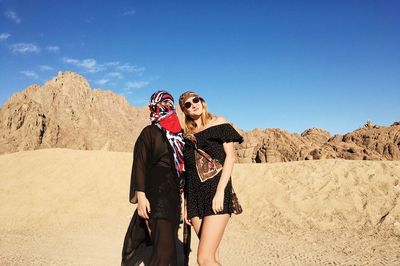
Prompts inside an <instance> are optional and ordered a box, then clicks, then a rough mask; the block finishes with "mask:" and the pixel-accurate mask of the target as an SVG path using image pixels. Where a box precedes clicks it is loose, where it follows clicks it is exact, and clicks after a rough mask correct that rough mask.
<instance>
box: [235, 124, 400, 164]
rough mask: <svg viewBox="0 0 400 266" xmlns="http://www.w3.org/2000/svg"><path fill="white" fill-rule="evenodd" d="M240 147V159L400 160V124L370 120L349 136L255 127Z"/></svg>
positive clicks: (270, 160)
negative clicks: (385, 124)
mask: <svg viewBox="0 0 400 266" xmlns="http://www.w3.org/2000/svg"><path fill="white" fill-rule="evenodd" d="M244 136H245V139H246V141H245V142H244V143H243V144H241V145H238V146H237V150H238V153H237V154H238V157H239V162H242V163H250V162H253V163H258V162H260V163H262V162H287V161H299V160H318V159H333V158H341V159H348V160H400V123H399V122H395V123H393V124H392V125H391V126H388V127H381V126H376V125H373V124H372V123H371V122H370V121H369V122H367V123H366V124H365V125H364V126H363V127H362V128H359V129H357V130H355V131H353V132H351V133H347V134H345V135H335V136H331V135H330V134H329V132H327V131H325V130H322V129H318V128H312V129H308V130H306V131H304V132H303V133H302V134H300V135H299V134H295V133H289V132H287V131H284V130H281V129H267V130H264V131H262V130H260V129H255V130H253V131H250V132H246V133H244Z"/></svg>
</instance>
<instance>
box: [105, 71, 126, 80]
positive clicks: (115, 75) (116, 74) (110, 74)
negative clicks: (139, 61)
mask: <svg viewBox="0 0 400 266" xmlns="http://www.w3.org/2000/svg"><path fill="white" fill-rule="evenodd" d="M107 76H109V77H113V78H116V79H122V74H121V73H119V72H110V73H108V74H107Z"/></svg>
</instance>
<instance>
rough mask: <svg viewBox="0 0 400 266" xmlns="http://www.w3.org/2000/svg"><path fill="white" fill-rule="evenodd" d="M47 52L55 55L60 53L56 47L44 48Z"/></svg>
mask: <svg viewBox="0 0 400 266" xmlns="http://www.w3.org/2000/svg"><path fill="white" fill-rule="evenodd" d="M46 49H47V51H49V52H53V53H57V52H59V51H60V47H58V46H47V47H46Z"/></svg>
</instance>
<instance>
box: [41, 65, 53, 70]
mask: <svg viewBox="0 0 400 266" xmlns="http://www.w3.org/2000/svg"><path fill="white" fill-rule="evenodd" d="M39 69H40V70H42V71H49V70H53V69H54V68H53V67H51V66H47V65H40V66H39Z"/></svg>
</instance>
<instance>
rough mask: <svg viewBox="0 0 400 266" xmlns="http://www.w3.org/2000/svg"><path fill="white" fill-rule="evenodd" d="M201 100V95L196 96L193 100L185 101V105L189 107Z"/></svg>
mask: <svg viewBox="0 0 400 266" xmlns="http://www.w3.org/2000/svg"><path fill="white" fill-rule="evenodd" d="M199 101H200V98H199V97H194V98H193V99H192V102H189V101H187V102H185V104H184V106H185V108H186V109H189V108H190V107H191V106H192V103H198V102H199Z"/></svg>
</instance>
